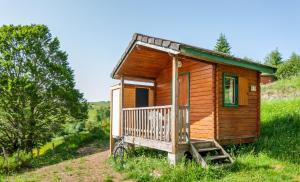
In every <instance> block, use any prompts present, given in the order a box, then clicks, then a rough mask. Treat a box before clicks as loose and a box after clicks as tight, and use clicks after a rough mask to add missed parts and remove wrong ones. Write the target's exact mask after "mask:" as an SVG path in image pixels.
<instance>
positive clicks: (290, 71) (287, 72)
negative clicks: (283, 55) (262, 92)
mask: <svg viewBox="0 0 300 182" xmlns="http://www.w3.org/2000/svg"><path fill="white" fill-rule="evenodd" d="M297 75H300V56H298V55H296V54H292V56H291V57H290V58H289V59H288V60H287V61H286V62H285V63H283V64H281V65H280V66H279V67H278V69H277V72H276V77H277V78H279V79H284V78H292V77H295V76H297Z"/></svg>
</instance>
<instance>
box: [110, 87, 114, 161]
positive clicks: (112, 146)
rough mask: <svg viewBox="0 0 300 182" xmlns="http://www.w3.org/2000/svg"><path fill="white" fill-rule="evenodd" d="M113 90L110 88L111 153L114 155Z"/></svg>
mask: <svg viewBox="0 0 300 182" xmlns="http://www.w3.org/2000/svg"><path fill="white" fill-rule="evenodd" d="M112 103H113V90H112V89H111V90H110V122H109V123H110V131H109V154H110V155H113V150H114V138H113V136H112V129H113V128H112V125H113V123H112V122H113V104H112Z"/></svg>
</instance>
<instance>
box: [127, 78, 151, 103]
mask: <svg viewBox="0 0 300 182" xmlns="http://www.w3.org/2000/svg"><path fill="white" fill-rule="evenodd" d="M136 88H146V89H148V90H149V97H148V103H149V106H153V105H154V87H151V86H142V85H132V84H125V85H124V108H133V107H135V90H136Z"/></svg>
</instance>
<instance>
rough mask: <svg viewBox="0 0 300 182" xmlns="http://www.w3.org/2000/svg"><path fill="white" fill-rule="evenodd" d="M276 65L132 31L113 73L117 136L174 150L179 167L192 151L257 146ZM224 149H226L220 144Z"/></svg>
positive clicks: (196, 153) (223, 153)
mask: <svg viewBox="0 0 300 182" xmlns="http://www.w3.org/2000/svg"><path fill="white" fill-rule="evenodd" d="M274 72H275V68H273V67H270V66H266V65H263V64H259V63H255V62H249V61H247V60H243V59H240V58H236V57H233V56H231V55H228V54H223V53H220V52H216V51H211V50H207V49H203V48H199V47H195V46H191V45H187V44H182V43H179V42H175V41H171V40H165V39H161V38H156V37H151V36H146V35H142V34H134V36H133V38H132V40H131V42H130V43H129V46H128V47H127V49H126V50H125V52H124V54H123V55H122V57H121V59H120V61H119V62H118V63H117V65H116V67H115V68H114V70H113V71H112V74H111V77H112V78H113V79H117V80H120V83H119V84H117V85H114V86H112V87H111V150H112V147H113V142H114V140H113V138H118V137H120V136H124V140H125V142H127V143H130V144H135V145H140V146H145V147H150V148H154V149H158V150H163V151H166V152H168V154H169V155H168V157H169V160H170V162H171V163H176V162H177V161H178V160H180V158H181V157H182V156H183V154H184V153H185V152H188V151H190V153H192V154H193V156H194V157H195V158H196V160H197V161H198V162H199V163H201V164H202V166H204V167H205V166H206V162H207V161H205V158H204V157H203V155H202V153H201V152H206V153H207V151H210V150H214V149H215V150H218V151H219V153H218V154H219V155H217V156H215V157H211V158H210V159H211V160H217V159H225V158H228V159H230V160H231V161H232V159H231V158H230V156H229V155H228V154H227V153H226V151H225V150H224V149H223V148H222V147H221V145H223V144H240V143H249V142H253V141H255V139H257V138H258V137H259V133H260V75H261V73H269V74H273V73H274ZM220 144H221V145H220Z"/></svg>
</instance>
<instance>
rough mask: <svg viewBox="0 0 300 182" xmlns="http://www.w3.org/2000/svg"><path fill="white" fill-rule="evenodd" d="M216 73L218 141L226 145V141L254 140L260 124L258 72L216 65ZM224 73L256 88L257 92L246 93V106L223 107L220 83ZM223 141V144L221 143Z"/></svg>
mask: <svg viewBox="0 0 300 182" xmlns="http://www.w3.org/2000/svg"><path fill="white" fill-rule="evenodd" d="M216 71H217V78H216V79H217V84H218V86H217V94H218V103H217V110H218V121H217V122H218V130H219V131H218V137H219V138H218V140H220V141H221V143H226V140H230V142H231V143H240V142H243V141H242V140H241V139H242V138H252V139H254V138H255V137H256V136H257V135H258V133H259V128H258V127H257V125H258V124H257V123H259V122H260V121H259V120H260V118H259V116H260V108H259V104H260V102H259V96H260V93H259V79H258V75H259V74H258V72H256V71H253V70H249V69H244V68H240V67H234V66H228V65H218V67H217V70H216ZM224 72H226V73H233V74H236V75H237V76H238V77H243V78H245V79H247V80H248V84H249V87H250V85H255V86H256V88H257V91H249V92H248V98H247V100H248V104H247V105H239V106H238V107H237V108H228V107H223V95H222V82H223V73H224ZM223 140H224V142H222V141H223Z"/></svg>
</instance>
